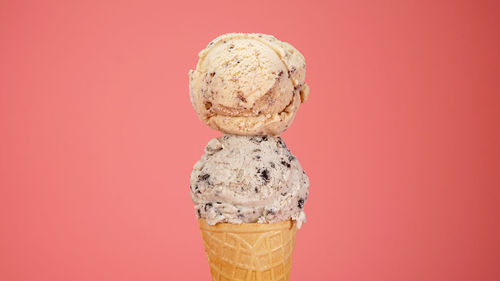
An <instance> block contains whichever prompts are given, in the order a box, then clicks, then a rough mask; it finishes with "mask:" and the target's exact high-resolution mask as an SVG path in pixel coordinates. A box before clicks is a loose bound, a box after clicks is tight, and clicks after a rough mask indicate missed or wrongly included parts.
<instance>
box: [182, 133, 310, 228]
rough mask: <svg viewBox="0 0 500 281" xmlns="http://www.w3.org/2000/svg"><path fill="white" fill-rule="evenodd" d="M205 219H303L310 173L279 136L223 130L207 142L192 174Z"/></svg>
mask: <svg viewBox="0 0 500 281" xmlns="http://www.w3.org/2000/svg"><path fill="white" fill-rule="evenodd" d="M190 188H191V197H192V199H193V201H194V203H195V207H194V208H195V211H196V213H197V215H198V218H204V219H206V221H207V223H208V224H211V225H214V224H217V223H221V222H222V223H223V222H226V223H235V224H240V223H254V222H259V223H275V222H281V221H285V220H289V219H292V220H296V221H297V224H298V226H299V227H300V225H301V224H302V222H303V221H304V219H305V214H304V211H303V208H304V204H305V202H306V200H307V196H308V193H309V178H308V177H307V175H306V174H305V172H304V170H303V169H302V167H301V165H300V163H299V161H298V160H297V159H296V158H295V156H294V155H293V154H292V153H291V152H290V151H289V150H288V148H287V147H286V145H285V143H284V142H283V140H282V139H281V138H280V137H270V136H253V137H252V136H238V135H225V136H223V137H220V138H215V139H212V140H210V141H209V143H208V144H207V146H206V147H205V154H204V155H203V157H202V158H201V160H200V161H198V162H197V163H196V165H195V166H194V168H193V172H192V173H191V179H190Z"/></svg>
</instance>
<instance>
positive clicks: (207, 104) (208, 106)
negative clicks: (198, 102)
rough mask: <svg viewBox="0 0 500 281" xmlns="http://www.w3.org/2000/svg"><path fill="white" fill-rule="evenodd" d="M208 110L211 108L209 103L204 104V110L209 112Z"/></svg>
mask: <svg viewBox="0 0 500 281" xmlns="http://www.w3.org/2000/svg"><path fill="white" fill-rule="evenodd" d="M210 108H212V103H211V102H209V101H207V102H205V109H206V110H209V109H210Z"/></svg>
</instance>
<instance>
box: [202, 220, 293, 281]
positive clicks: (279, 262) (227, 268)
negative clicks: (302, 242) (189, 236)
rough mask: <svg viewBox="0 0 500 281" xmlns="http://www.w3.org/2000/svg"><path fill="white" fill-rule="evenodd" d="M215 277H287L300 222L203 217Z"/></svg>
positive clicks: (217, 280)
mask: <svg viewBox="0 0 500 281" xmlns="http://www.w3.org/2000/svg"><path fill="white" fill-rule="evenodd" d="M198 225H199V227H200V230H201V235H202V238H203V243H204V244H205V251H206V253H207V257H208V262H209V264H210V273H211V274H212V280H213V281H287V280H288V279H289V277H290V268H291V267H292V252H293V248H294V245H295V235H296V233H297V225H296V222H295V221H291V220H288V221H283V222H279V223H270V224H264V223H244V224H230V223H219V224H217V225H208V224H207V222H206V221H205V219H199V220H198Z"/></svg>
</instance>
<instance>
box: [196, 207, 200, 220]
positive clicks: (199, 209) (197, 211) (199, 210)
mask: <svg viewBox="0 0 500 281" xmlns="http://www.w3.org/2000/svg"><path fill="white" fill-rule="evenodd" d="M196 211H197V212H198V218H201V211H200V209H198V210H196Z"/></svg>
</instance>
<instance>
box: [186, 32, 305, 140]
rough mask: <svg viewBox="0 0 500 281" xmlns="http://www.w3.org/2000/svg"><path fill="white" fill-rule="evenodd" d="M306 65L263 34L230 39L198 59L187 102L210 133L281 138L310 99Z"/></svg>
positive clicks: (233, 35) (284, 45)
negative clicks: (306, 82) (212, 131)
mask: <svg viewBox="0 0 500 281" xmlns="http://www.w3.org/2000/svg"><path fill="white" fill-rule="evenodd" d="M305 70H306V65H305V60H304V57H303V56H302V54H300V53H299V51H297V49H295V48H294V47H293V46H292V45H290V44H288V43H285V42H282V41H279V40H277V39H276V38H274V37H273V36H270V35H265V34H246V33H230V34H225V35H221V36H219V37H217V38H216V39H215V40H213V41H212V42H210V44H208V46H207V47H206V48H205V49H204V50H202V51H201V52H200V53H199V61H198V65H197V66H196V70H191V71H190V72H189V91H190V97H191V102H192V104H193V107H194V109H195V110H196V112H197V113H198V116H199V117H200V119H201V120H202V121H203V122H205V123H206V124H207V125H208V126H210V127H211V128H214V129H216V130H219V131H221V132H224V133H228V134H236V135H279V134H281V132H283V131H284V130H286V129H287V128H288V127H289V126H290V124H291V123H292V122H293V119H294V117H295V114H296V112H297V110H298V108H299V106H300V104H301V103H302V102H305V100H306V99H307V96H308V94H309V88H308V86H307V85H306V84H305V83H304V81H305Z"/></svg>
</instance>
